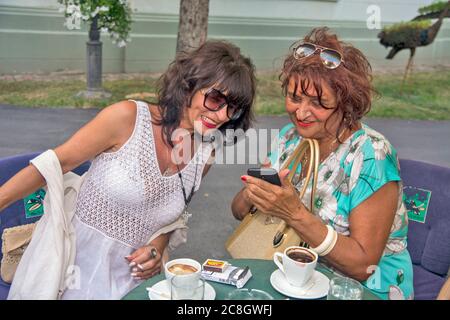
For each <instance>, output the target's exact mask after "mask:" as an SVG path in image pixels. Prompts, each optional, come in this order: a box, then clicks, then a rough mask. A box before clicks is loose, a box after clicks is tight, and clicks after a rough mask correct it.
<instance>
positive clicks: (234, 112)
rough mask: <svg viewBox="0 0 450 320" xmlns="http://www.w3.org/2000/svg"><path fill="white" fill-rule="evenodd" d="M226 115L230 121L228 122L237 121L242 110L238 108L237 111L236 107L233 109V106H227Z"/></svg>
mask: <svg viewBox="0 0 450 320" xmlns="http://www.w3.org/2000/svg"><path fill="white" fill-rule="evenodd" d="M227 112H228V113H227V115H228V118H229V119H230V120H237V119H239V118H240V117H241V116H242V114H243V113H244V109H243V108H239V109H238V107H235V106H233V105H229V106H228V110H227Z"/></svg>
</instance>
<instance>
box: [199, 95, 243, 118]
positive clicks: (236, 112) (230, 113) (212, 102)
mask: <svg viewBox="0 0 450 320" xmlns="http://www.w3.org/2000/svg"><path fill="white" fill-rule="evenodd" d="M201 92H202V93H203V94H204V96H205V98H204V100H203V106H204V107H205V108H206V109H208V110H209V111H212V112H217V111H219V110H221V109H223V108H225V107H227V117H228V119H230V120H237V119H239V117H240V116H242V114H243V113H244V109H243V108H239V107H238V106H237V105H235V104H233V103H230V102H229V101H228V98H227V96H226V95H224V94H223V93H222V92H220V91H219V90H217V89H214V88H211V89H208V90H206V91H203V90H201Z"/></svg>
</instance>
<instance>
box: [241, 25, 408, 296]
mask: <svg viewBox="0 0 450 320" xmlns="http://www.w3.org/2000/svg"><path fill="white" fill-rule="evenodd" d="M305 43H306V46H305ZM299 48H300V49H299ZM309 48H310V49H311V50H310V51H308V49H309ZM327 48H328V49H333V50H335V52H334V51H329V50H327ZM280 80H281V81H282V89H283V93H284V95H285V97H286V100H285V104H286V111H287V113H288V114H289V116H290V118H291V121H292V123H290V124H288V125H286V126H285V127H283V129H282V130H281V132H280V135H279V139H278V140H277V141H276V143H275V144H273V147H272V151H271V153H270V154H269V158H270V165H271V166H272V167H273V168H275V169H277V170H279V169H280V168H281V166H282V165H283V163H284V161H285V160H286V159H287V158H289V155H290V154H291V153H292V152H293V150H294V149H295V147H296V146H297V145H298V144H299V142H300V141H301V139H302V138H303V137H305V138H314V139H317V140H318V141H319V145H320V155H321V156H320V166H319V174H318V182H317V190H316V194H315V199H314V205H313V208H309V201H307V199H309V197H310V192H311V189H310V188H308V189H307V192H306V194H305V195H304V199H303V201H300V199H299V198H298V193H297V191H296V189H300V188H301V186H302V181H303V176H304V175H305V172H304V171H303V170H302V168H299V169H298V171H297V172H296V176H294V179H293V181H294V183H293V185H292V184H289V183H288V182H287V181H286V178H287V174H288V172H289V170H283V171H281V172H280V178H281V180H282V182H283V183H282V184H283V185H282V186H281V187H278V186H274V185H271V184H269V183H267V182H265V181H263V180H260V179H256V178H253V177H249V176H242V180H243V181H244V184H245V187H244V188H243V189H242V190H241V191H240V192H239V193H238V194H237V195H236V197H235V198H234V200H233V204H232V211H233V214H234V216H235V217H236V218H238V219H242V218H243V217H244V216H245V214H246V213H247V212H248V211H249V208H250V207H251V206H253V205H254V206H256V207H257V208H258V209H259V210H260V211H262V212H265V213H267V214H271V215H273V216H277V217H280V218H282V219H284V220H285V221H286V223H287V224H288V225H290V226H291V227H292V228H294V230H296V232H297V233H298V234H299V235H300V237H301V238H302V239H303V240H304V241H306V242H307V243H308V244H309V245H310V246H311V247H313V248H314V247H317V246H319V244H321V243H322V242H323V241H324V239H325V238H326V235H327V227H326V225H329V226H331V227H332V228H333V229H334V230H335V231H336V232H337V233H338V238H337V242H336V245H335V247H334V248H333V249H332V251H331V252H329V253H328V254H327V255H325V256H324V257H323V259H324V260H325V262H326V263H327V264H328V265H329V266H330V267H332V268H333V269H334V270H335V271H336V272H337V273H340V274H343V275H345V276H348V277H351V278H354V279H356V280H358V281H360V282H361V283H362V284H363V285H364V286H366V287H367V288H369V289H371V290H372V291H373V292H374V293H375V294H376V295H378V296H379V297H381V298H383V299H412V298H413V273H412V263H411V258H410V256H409V253H408V251H407V250H406V238H407V232H408V220H407V212H406V209H405V206H404V203H403V192H402V182H401V179H400V173H399V163H398V158H397V153H396V151H395V149H394V148H393V147H392V145H391V144H390V143H389V141H387V140H386V138H385V137H384V136H383V135H381V134H380V133H378V132H376V131H375V130H373V129H371V128H369V127H368V126H366V125H364V124H362V123H361V118H362V117H363V116H364V115H365V114H366V113H367V112H368V111H369V110H370V106H371V99H372V96H373V87H372V84H371V68H370V64H369V62H368V61H367V59H366V58H365V57H364V55H363V54H362V53H361V52H360V51H359V50H358V49H356V48H354V47H353V46H351V45H349V44H346V43H344V42H342V41H339V40H338V39H337V37H336V36H335V35H333V34H330V33H329V32H328V29H327V28H318V29H314V30H313V31H312V32H311V33H310V34H309V35H307V36H306V37H305V38H304V39H303V41H302V42H300V43H297V44H296V46H294V54H290V55H289V56H288V57H287V58H286V59H285V61H284V65H283V70H282V73H281V75H280ZM303 167H304V168H307V165H304V166H303ZM305 171H306V170H305Z"/></svg>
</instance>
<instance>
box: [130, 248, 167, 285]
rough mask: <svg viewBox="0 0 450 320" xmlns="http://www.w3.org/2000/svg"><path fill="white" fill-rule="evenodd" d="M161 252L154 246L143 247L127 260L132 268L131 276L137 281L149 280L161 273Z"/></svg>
mask: <svg viewBox="0 0 450 320" xmlns="http://www.w3.org/2000/svg"><path fill="white" fill-rule="evenodd" d="M161 258H162V256H161V251H160V250H158V249H157V248H156V247H154V246H152V245H148V246H143V247H141V248H139V249H137V250H136V251H134V252H133V253H132V254H131V255H129V256H127V257H126V259H127V260H128V262H129V266H130V268H131V276H132V277H133V278H134V279H136V280H147V279H149V278H151V277H153V276H155V275H157V274H159V273H160V272H161V269H162V261H161Z"/></svg>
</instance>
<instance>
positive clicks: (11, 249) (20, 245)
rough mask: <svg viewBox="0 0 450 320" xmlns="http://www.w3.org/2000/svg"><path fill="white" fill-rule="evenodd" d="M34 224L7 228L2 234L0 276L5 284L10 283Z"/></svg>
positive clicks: (29, 239) (28, 241)
mask: <svg viewBox="0 0 450 320" xmlns="http://www.w3.org/2000/svg"><path fill="white" fill-rule="evenodd" d="M35 227H36V223H30V224H25V225H21V226H17V227H12V228H7V229H4V230H3V234H2V254H3V258H2V262H1V267H0V275H1V277H2V280H3V281H4V282H6V283H11V282H12V280H13V278H14V273H15V272H16V269H17V266H18V265H19V262H20V259H21V258H22V255H23V253H24V252H25V249H26V248H27V246H28V244H29V243H30V241H31V237H32V235H33V231H34V228H35Z"/></svg>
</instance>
